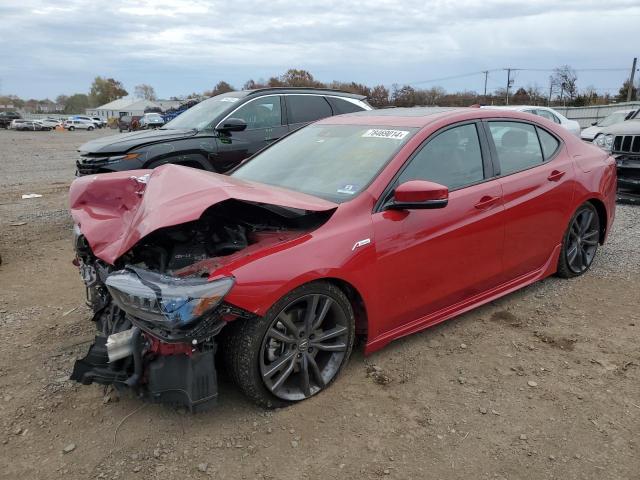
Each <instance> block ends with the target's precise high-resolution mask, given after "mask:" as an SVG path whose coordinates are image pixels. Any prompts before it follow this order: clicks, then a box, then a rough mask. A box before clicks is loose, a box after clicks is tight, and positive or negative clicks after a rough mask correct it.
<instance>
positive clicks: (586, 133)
mask: <svg viewBox="0 0 640 480" xmlns="http://www.w3.org/2000/svg"><path fill="white" fill-rule="evenodd" d="M634 112H635V110H634V109H630V110H629V109H627V110H617V111H615V112H613V113H611V114H610V115H607V116H606V117H604V118H603V119H602V120H599V121H597V122H593V123H592V124H591V126H590V127H587V128H585V129H584V130H582V132H581V133H580V138H582V140H584V141H585V142H592V141H593V139H594V138H596V136H597V135H598V134H599V133H600V132H601V131H602V129H603V128H605V127H610V126H611V125H614V124H616V123H620V122H624V121H625V120H627V119H628V118H630V117H632V116H633V113H634Z"/></svg>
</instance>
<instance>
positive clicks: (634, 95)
mask: <svg viewBox="0 0 640 480" xmlns="http://www.w3.org/2000/svg"><path fill="white" fill-rule="evenodd" d="M628 91H629V79H628V78H627V79H626V80H625V81H624V83H623V84H622V86H621V87H620V91H619V92H618V95H617V96H616V100H618V101H619V102H626V101H627V92H628ZM637 99H638V87H636V86H635V85H632V86H631V101H632V102H633V101H634V100H637Z"/></svg>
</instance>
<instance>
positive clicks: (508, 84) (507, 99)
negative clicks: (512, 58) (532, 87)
mask: <svg viewBox="0 0 640 480" xmlns="http://www.w3.org/2000/svg"><path fill="white" fill-rule="evenodd" d="M503 70H506V71H507V98H506V102H507V105H509V89H510V88H511V84H512V83H513V80H511V72H513V71H514V70H520V69H519V68H504V69H503Z"/></svg>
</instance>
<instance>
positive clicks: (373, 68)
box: [0, 0, 640, 97]
mask: <svg viewBox="0 0 640 480" xmlns="http://www.w3.org/2000/svg"><path fill="white" fill-rule="evenodd" d="M0 18H2V19H3V21H2V22H1V23H0V36H1V37H2V38H14V39H16V41H12V42H11V45H12V48H11V49H8V50H4V51H3V53H2V61H0V79H1V80H2V91H3V93H17V94H20V95H23V96H34V97H42V96H46V95H49V96H53V95H55V94H57V93H62V92H64V93H72V92H75V91H86V90H87V88H88V86H89V84H90V82H91V80H92V78H93V77H94V76H95V75H108V76H113V77H115V78H118V79H120V80H122V81H124V82H125V84H126V86H127V87H128V88H130V89H132V88H133V86H134V85H135V84H137V83H141V82H145V83H150V84H152V85H154V86H155V87H156V89H157V90H158V91H159V93H160V94H161V95H164V96H169V95H175V94H182V93H188V92H191V91H194V90H195V91H201V90H203V89H205V88H210V87H211V86H212V85H213V84H214V83H215V82H216V81H218V80H220V79H226V80H227V81H230V82H232V83H234V84H236V85H238V86H239V85H241V84H242V82H243V81H244V80H246V79H248V78H249V77H252V78H256V79H257V78H260V77H263V78H264V77H268V76H271V75H276V74H279V73H281V72H282V71H283V70H284V69H285V68H288V67H292V66H295V67H303V68H307V69H310V70H311V71H312V72H313V73H314V74H316V76H318V77H320V78H321V79H322V80H332V79H343V80H351V79H354V80H357V81H362V82H365V83H369V84H374V83H384V84H391V83H395V82H398V83H403V82H409V81H419V80H426V79H429V78H438V77H444V76H449V75H455V74H457V73H464V72H468V71H474V70H481V69H485V68H496V67H502V66H507V65H508V66H520V67H530V68H547V67H553V66H556V65H559V64H564V63H569V64H572V65H574V66H575V67H580V68H589V67H603V66H614V67H618V66H625V65H626V64H628V63H630V60H631V57H633V54H634V53H637V52H634V48H636V43H637V42H635V41H633V40H631V39H632V38H633V37H634V35H632V34H631V33H630V32H636V31H637V25H638V19H639V18H640V5H638V2H637V1H632V0H610V1H608V2H607V3H606V6H604V4H603V2H601V1H597V2H596V1H592V0H584V1H574V0H568V1H564V2H556V1H555V0H554V1H551V0H539V1H536V2H528V3H527V2H525V3H523V2H521V1H505V0H484V1H482V0H464V1H455V2H454V1H444V0H435V1H428V2H427V1H405V2H398V1H397V0H396V1H387V0H380V1H374V0H370V1H367V2H364V1H352V2H343V1H333V0H328V1H323V2H319V1H308V2H299V1H298V2H294V1H288V0H275V1H270V2H264V1H257V0H247V1H244V2H242V3H233V4H232V3H230V2H222V1H199V0H180V1H178V0H173V1H167V0H151V1H149V0H147V1H138V2H131V1H125V0H112V1H109V2H106V1H100V0H91V1H87V0H67V1H65V2H64V4H58V3H51V2H47V1H37V0H24V1H22V2H21V3H20V4H18V5H16V4H13V5H3V6H0ZM547 75H548V74H545V73H538V74H532V73H527V74H525V73H524V72H522V73H521V74H519V76H518V81H522V82H525V81H534V80H535V81H540V82H541V83H543V82H544V80H545V78H546V76H547ZM625 75H626V74H625V73H624V72H618V73H610V74H609V76H610V77H611V79H609V78H608V77H606V75H605V74H585V75H583V76H582V78H583V79H584V81H583V82H581V83H584V84H585V85H586V84H587V83H596V82H597V83H598V84H600V83H602V85H601V86H602V87H614V86H616V85H619V84H621V83H622V79H624V77H625ZM585 77H586V78H585ZM492 81H493V82H496V85H497V82H498V77H496V78H495V79H492ZM603 82H604V83H613V84H614V85H605V84H604V83H603ZM467 83H469V82H468V81H467V80H464V81H462V82H458V83H456V82H455V81H450V82H446V83H445V84H444V86H445V87H450V88H462V87H466V86H467ZM476 83H477V82H476ZM468 88H476V89H477V88H479V86H478V85H470V86H468Z"/></svg>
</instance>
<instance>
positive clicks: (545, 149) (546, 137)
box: [537, 128, 560, 160]
mask: <svg viewBox="0 0 640 480" xmlns="http://www.w3.org/2000/svg"><path fill="white" fill-rule="evenodd" d="M537 130H538V138H539V139H540V145H541V146H542V153H543V154H544V159H545V160H549V159H550V158H551V157H552V156H553V154H554V153H556V150H558V147H559V146H560V142H559V141H558V139H557V138H556V137H554V136H553V135H551V134H550V133H548V132H547V131H546V130H542V129H541V128H537Z"/></svg>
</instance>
